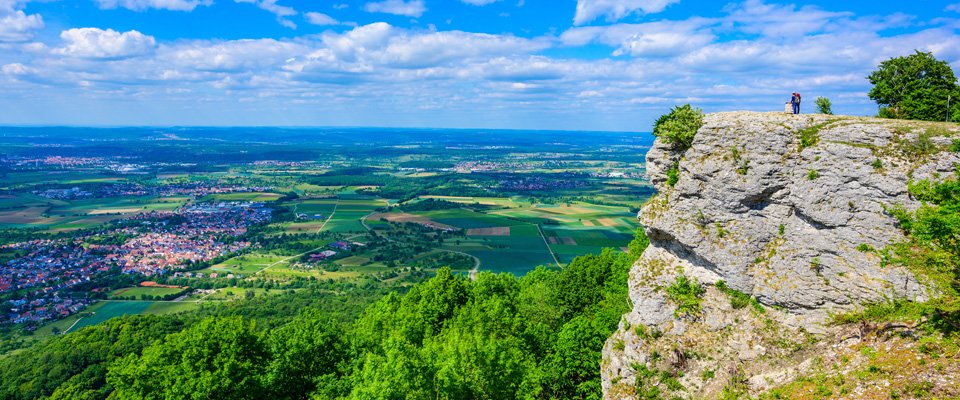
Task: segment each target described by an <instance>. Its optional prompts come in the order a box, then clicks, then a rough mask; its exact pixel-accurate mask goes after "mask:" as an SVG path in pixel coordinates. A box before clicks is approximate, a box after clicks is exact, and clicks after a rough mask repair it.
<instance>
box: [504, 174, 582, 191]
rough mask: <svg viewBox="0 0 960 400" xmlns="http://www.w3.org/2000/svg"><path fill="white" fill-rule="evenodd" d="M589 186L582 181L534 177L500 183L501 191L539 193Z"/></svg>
mask: <svg viewBox="0 0 960 400" xmlns="http://www.w3.org/2000/svg"><path fill="white" fill-rule="evenodd" d="M585 186H587V183H586V182H584V181H582V180H575V179H543V178H541V177H539V176H532V177H527V178H522V179H514V180H503V181H500V189H504V190H515V191H521V192H525V191H539V190H557V189H576V188H580V187H585Z"/></svg>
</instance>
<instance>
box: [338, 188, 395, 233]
mask: <svg viewBox="0 0 960 400" xmlns="http://www.w3.org/2000/svg"><path fill="white" fill-rule="evenodd" d="M340 196H341V197H340V201H339V203H338V204H337V210H336V213H334V214H333V217H332V218H330V221H329V222H327V225H326V226H325V227H324V228H323V231H325V232H340V233H347V232H366V228H364V227H363V224H361V223H360V219H361V218H363V217H365V216H367V215H369V214H371V213H373V212H374V211H375V210H376V209H377V208H380V207H385V206H386V205H387V202H386V200H383V199H373V198H368V197H362V196H351V195H340Z"/></svg>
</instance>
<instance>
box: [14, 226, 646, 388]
mask: <svg viewBox="0 0 960 400" xmlns="http://www.w3.org/2000/svg"><path fill="white" fill-rule="evenodd" d="M646 245H647V240H646V237H645V236H644V235H643V231H642V230H641V231H639V232H638V235H637V239H636V240H634V242H633V243H631V245H630V247H629V252H627V253H624V252H621V251H617V250H612V249H607V250H604V251H603V252H601V253H600V254H596V255H586V256H580V257H577V258H576V259H575V260H574V261H573V262H571V263H570V264H569V265H568V266H566V267H565V268H563V269H560V270H558V269H549V268H543V267H541V268H538V269H536V270H534V271H532V272H530V273H528V274H527V275H525V276H523V277H519V278H518V277H516V276H514V275H511V274H493V273H485V272H484V273H480V274H477V276H476V279H474V280H471V279H469V278H467V277H466V276H463V275H458V274H455V273H454V272H453V271H452V270H450V269H449V268H442V269H440V270H439V271H438V272H437V274H436V276H435V277H434V278H432V279H430V280H428V281H426V282H423V283H420V284H417V285H414V286H412V287H410V288H409V290H407V291H406V293H401V292H400V291H391V292H389V293H387V294H386V295H384V296H382V297H380V298H379V300H378V301H376V302H373V303H369V302H368V303H367V304H369V305H368V306H366V308H365V309H364V310H363V311H362V312H360V313H359V315H358V316H357V317H356V318H355V319H349V320H344V318H343V317H342V314H344V312H343V309H342V307H335V306H332V304H327V303H326V302H320V303H316V304H315V305H311V304H308V303H307V304H305V303H301V302H300V300H298V299H309V298H314V297H315V296H319V298H329V299H331V300H330V301H332V302H336V301H348V299H347V297H349V296H350V294H349V292H341V293H340V294H327V295H324V294H322V293H321V292H319V291H313V290H309V293H304V294H302V295H301V294H300V293H299V292H298V293H296V294H291V295H285V296H277V297H276V298H275V300H270V304H266V303H264V302H265V301H267V300H264V299H251V300H247V301H245V302H243V304H247V305H246V306H243V305H241V306H235V307H234V308H227V309H224V308H221V307H214V308H208V309H202V310H200V311H197V312H193V313H186V314H179V315H166V316H131V317H124V318H119V319H114V320H111V321H108V322H107V323H105V324H103V325H97V326H91V327H87V328H84V329H81V330H79V331H78V332H75V333H71V334H68V335H64V336H59V337H56V338H53V339H50V340H48V341H46V342H44V343H40V344H38V345H36V346H34V347H30V348H27V349H24V350H23V351H22V352H19V353H17V354H15V355H13V356H10V357H7V358H5V359H0V371H3V372H2V373H0V397H2V398H14V399H19V398H38V397H46V396H50V397H51V398H87V399H105V398H113V399H128V398H137V399H162V398H180V399H207V398H218V399H254V398H273V399H311V398H315V399H366V398H377V399H412V398H448V399H453V398H456V399H481V398H486V399H510V398H529V399H554V398H580V399H599V398H600V397H601V388H600V361H601V350H602V347H603V344H604V342H605V340H606V339H607V337H609V336H610V334H611V333H612V332H613V331H614V330H615V329H616V328H617V324H618V323H619V321H620V318H621V315H622V314H623V313H624V312H626V311H627V310H628V309H629V307H630V303H629V299H628V296H627V291H628V289H627V277H628V272H629V270H630V267H631V265H632V264H633V262H634V261H635V260H636V258H637V256H639V254H640V253H641V252H642V251H643V250H644V248H645V247H646ZM304 292H307V291H304ZM361 293H364V292H361ZM324 296H326V297H324ZM285 298H286V299H285ZM337 298H339V299H340V300H335V299H337ZM294 300H297V301H294ZM274 302H278V303H279V302H287V303H291V302H292V303H296V304H297V305H301V306H302V307H299V308H284V307H272V306H271V305H272V304H274ZM244 307H249V309H246V308H244ZM349 309H350V308H348V310H349ZM347 314H349V312H348V313H347ZM354 315H356V314H354ZM51 360H53V361H52V362H51ZM51 366H54V367H55V368H53V369H51Z"/></svg>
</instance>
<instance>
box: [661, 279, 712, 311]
mask: <svg viewBox="0 0 960 400" xmlns="http://www.w3.org/2000/svg"><path fill="white" fill-rule="evenodd" d="M664 291H665V292H666V293H667V298H669V299H670V301H672V302H673V303H674V304H676V306H677V309H676V310H675V311H674V312H673V314H674V315H675V316H677V317H681V316H696V315H699V314H700V300H701V296H703V294H704V293H706V291H705V290H704V289H703V287H701V286H700V283H699V282H697V280H696V279H691V278H688V277H687V276H686V275H682V274H681V275H678V276H677V279H676V280H675V281H674V282H673V283H672V284H670V286H667V287H665V288H664Z"/></svg>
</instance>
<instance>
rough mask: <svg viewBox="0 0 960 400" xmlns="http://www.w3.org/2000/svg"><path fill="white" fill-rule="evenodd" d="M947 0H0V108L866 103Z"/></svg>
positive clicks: (614, 125) (596, 124)
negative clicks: (877, 75) (885, 66)
mask: <svg viewBox="0 0 960 400" xmlns="http://www.w3.org/2000/svg"><path fill="white" fill-rule="evenodd" d="M915 50H922V51H929V52H932V53H933V54H934V55H935V56H936V57H937V58H939V59H942V60H945V61H947V62H949V63H950V64H951V66H952V67H953V68H954V70H955V71H958V72H960V2H957V1H956V0H947V1H933V0H912V1H890V0H875V1H859V0H854V1H805V2H782V1H775V0H734V1H729V2H728V1H724V0H720V1H716V0H710V1H706V0H357V1H349V0H333V1H325V0H59V1H58V0H33V1H30V0H0V124H7V125H89V126H101V125H104V126H174V125H176V126H370V127H380V126H382V127H435V128H506V129H562V130H611V131H650V130H651V125H652V123H653V121H654V120H655V119H656V118H657V116H659V115H661V114H663V113H665V112H667V111H669V109H670V108H671V107H673V106H675V105H680V104H685V103H690V104H693V105H694V106H697V107H700V108H703V109H704V111H706V112H716V111H733V110H756V111H781V110H783V104H784V102H786V101H788V100H789V97H790V93H791V92H794V91H799V92H800V93H801V94H802V95H803V98H804V100H805V103H804V108H805V110H804V111H812V108H813V99H814V98H816V97H818V96H823V97H827V98H829V99H830V100H831V101H832V102H833V105H834V106H833V109H834V112H836V113H838V114H847V115H874V114H875V113H876V111H877V107H876V105H875V104H874V103H873V102H872V101H870V99H869V98H868V97H867V92H868V91H869V90H870V84H869V82H868V81H867V79H866V76H867V75H868V74H869V73H870V72H871V71H872V70H874V69H876V66H877V65H878V64H879V63H880V62H881V61H883V60H886V59H889V58H891V57H896V56H902V55H908V54H911V53H913V52H914V51H915Z"/></svg>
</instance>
